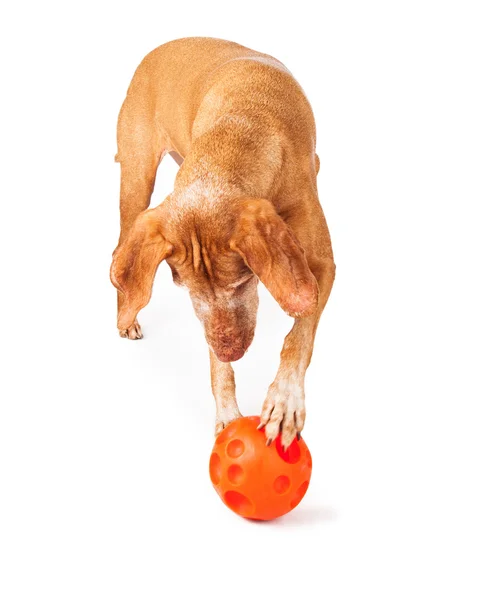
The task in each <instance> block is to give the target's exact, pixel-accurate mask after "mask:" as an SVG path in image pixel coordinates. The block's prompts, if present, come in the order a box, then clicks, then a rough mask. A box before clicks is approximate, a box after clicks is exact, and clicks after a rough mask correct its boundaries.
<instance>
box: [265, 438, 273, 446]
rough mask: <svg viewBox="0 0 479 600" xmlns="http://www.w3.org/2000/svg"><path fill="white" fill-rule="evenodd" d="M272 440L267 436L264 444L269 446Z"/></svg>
mask: <svg viewBox="0 0 479 600" xmlns="http://www.w3.org/2000/svg"><path fill="white" fill-rule="evenodd" d="M272 441H273V440H272V438H268V439H267V441H266V445H267V446H271V442H272Z"/></svg>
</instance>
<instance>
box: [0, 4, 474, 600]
mask: <svg viewBox="0 0 479 600" xmlns="http://www.w3.org/2000/svg"><path fill="white" fill-rule="evenodd" d="M472 7H473V2H469V3H468V2H432V1H431V2H425V1H422V2H410V1H408V0H406V1H403V2H396V3H392V2H380V1H377V2H373V1H370V0H363V1H362V2H352V1H351V2H343V1H335V2H332V1H330V2H321V1H320V2H305V1H300V0H296V1H295V2H293V3H291V4H289V3H280V2H260V1H259V0H255V1H254V2H252V1H249V0H244V1H243V2H238V3H231V4H230V3H227V2H216V1H212V0H201V1H198V2H174V1H173V0H170V1H169V2H164V1H162V0H157V1H155V2H153V1H141V0H136V1H135V2H115V3H113V2H111V3H110V2H90V1H85V2H82V3H75V4H73V3H68V2H62V3H61V2H23V3H15V7H13V4H12V5H11V6H10V7H7V8H3V9H2V15H1V18H0V23H1V25H0V27H1V31H0V40H1V44H2V48H1V62H2V65H1V88H2V92H1V96H0V102H1V111H0V119H1V122H0V144H1V199H0V202H1V212H2V215H1V236H0V237H1V239H0V242H1V246H2V249H1V257H2V258H1V271H2V272H1V287H2V292H1V304H2V316H3V318H2V327H1V330H2V360H1V367H2V369H1V370H2V379H1V381H2V398H1V404H0V565H1V566H0V569H1V572H0V597H1V598H2V600H14V599H22V600H37V599H41V598H48V599H49V600H53V599H55V600H56V599H61V600H74V599H81V600H84V599H87V598H88V599H89V600H96V599H99V600H100V599H101V600H107V599H110V598H111V599H114V600H122V599H133V598H135V599H141V600H149V599H157V598H168V599H170V598H171V599H176V598H187V597H195V598H199V597H205V598H209V599H216V598H221V599H223V598H242V599H243V598H264V597H271V598H280V599H283V598H285V599H286V598H300V599H304V600H310V599H316V598H318V599H319V598H321V599H324V600H334V599H337V598H340V599H348V600H351V599H356V598H362V597H364V598H369V599H381V600H383V599H385V598H387V599H388V600H392V599H396V598H398V599H401V600H402V599H404V598H408V599H421V600H422V599H424V598H447V599H449V598H450V599H453V598H454V599H456V598H459V599H461V600H469V599H476V600H477V598H478V597H479V583H478V563H479V541H478V540H479V520H478V511H479V491H478V478H479V468H478V456H479V442H478V434H477V432H478V415H479V409H478V400H479V393H478V334H479V331H478V309H479V302H478V300H479V298H478V286H477V272H478V269H477V261H478V258H479V249H478V243H477V228H478V221H477V214H478V210H477V209H478V200H479V197H478V196H479V194H478V159H479V152H478V147H479V142H478V140H479V135H478V134H479V127H478V112H479V111H478V106H479V97H478V87H477V86H478V78H477V75H478V65H477V57H478V56H479V47H478V36H477V28H478V25H477V19H476V16H475V15H474V14H473V10H472ZM189 35H203V36H214V37H221V38H226V39H231V40H234V41H237V42H240V43H243V44H244V45H247V46H250V47H253V48H255V49H257V50H261V51H264V52H266V53H269V54H272V55H274V56H276V57H277V58H279V59H280V60H282V61H283V62H285V63H286V65H287V66H288V67H289V68H290V70H291V71H292V72H293V73H294V74H295V76H296V77H297V79H298V80H299V82H300V83H301V85H302V86H303V88H304V89H305V91H306V93H307V95H308V96H309V99H310V101H311V103H312V106H313V109H314V111H315V114H316V118H317V125H318V153H319V155H320V158H321V172H320V175H319V190H320V197H321V201H322V204H323V207H324V210H325V212H326V215H327V218H328V221H329V225H330V229H331V234H332V239H333V243H334V249H335V257H336V262H337V266H338V275H337V281H336V284H335V287H334V290H333V293H332V296H331V298H330V302H329V305H328V307H327V309H326V311H325V313H324V315H323V319H322V322H321V324H320V327H319V332H318V337H317V342H316V347H315V348H316V349H315V354H314V358H313V361H312V364H311V367H310V370H309V372H308V375H307V390H306V393H307V409H308V418H307V424H306V429H305V432H304V437H305V439H306V441H307V443H308V444H309V447H310V449H311V451H312V454H313V460H314V472H313V479H312V483H311V486H310V490H309V492H308V494H307V495H306V497H305V499H304V501H303V502H302V504H301V505H300V506H299V507H298V508H297V509H296V510H295V511H293V513H291V514H290V515H288V516H286V517H284V518H282V519H280V520H278V521H276V522H271V523H264V524H257V523H252V522H248V521H245V520H243V519H241V518H239V517H237V516H235V515H234V514H233V513H231V512H230V511H229V510H228V509H226V507H224V506H223V505H222V504H221V502H220V500H219V498H218V497H217V496H216V494H215V492H214V490H213V488H212V486H211V484H210V482H209V477H208V459H209V453H210V450H211V446H212V443H213V436H212V432H213V421H214V402H213V399H212V396H211V393H210V389H209V369H208V356H207V347H206V343H205V342H204V339H203V336H202V331H201V328H200V325H199V323H198V322H197V321H196V319H195V317H194V316H193V311H192V308H191V306H190V301H189V298H188V295H187V293H186V292H185V291H184V290H182V289H178V288H176V287H175V286H174V285H173V283H172V281H171V275H170V273H169V270H168V269H167V267H166V265H163V266H162V267H161V268H160V271H159V274H158V277H157V281H156V285H155V292H154V296H153V299H152V301H151V304H150V305H149V306H148V307H147V308H146V309H145V310H144V311H143V312H142V313H141V323H142V326H143V330H144V333H145V339H144V340H143V341H141V342H131V341H127V340H123V339H120V338H119V337H118V335H117V333H116V328H115V291H114V289H113V287H112V286H111V284H110V282H109V278H108V269H109V265H110V259H111V252H112V250H113V248H114V247H115V244H116V240H117V235H118V206H117V205H118V190H119V166H118V165H117V164H115V163H114V162H113V157H114V154H115V152H116V139H115V126H116V118H117V114H118V110H119V108H120V105H121V102H122V101H123V98H124V94H125V92H126V89H127V86H128V84H129V81H130V79H131V76H132V75H133V72H134V69H135V68H136V66H137V64H138V63H139V62H140V60H141V59H142V58H143V56H144V55H145V54H146V53H147V52H149V51H150V50H151V49H153V48H154V47H156V46H158V45H160V44H161V43H163V42H166V41H168V40H170V39H174V38H178V37H184V36H189ZM175 171H176V167H175V165H174V163H173V161H172V160H171V159H170V158H168V159H165V161H164V162H163V164H162V165H161V167H160V171H159V177H158V183H157V188H156V190H155V195H154V204H157V203H159V202H160V201H161V200H162V199H163V198H164V196H165V195H166V194H167V193H168V192H169V191H170V189H171V188H172V183H173V178H174V175H175ZM290 326H291V321H290V319H289V318H288V317H286V316H285V315H284V314H282V313H281V311H280V309H279V308H278V307H277V306H276V305H275V304H274V302H273V301H272V300H271V298H270V297H269V296H268V295H267V293H266V292H264V290H262V293H261V307H260V313H259V323H258V328H257V334H256V339H255V341H254V343H253V346H252V348H251V350H250V351H249V352H248V354H247V356H246V357H245V358H244V359H243V360H242V361H240V363H237V364H236V373H237V382H238V396H239V401H240V405H241V409H242V410H243V412H244V413H245V414H255V413H256V414H257V413H258V412H259V410H260V407H261V404H262V401H263V399H264V397H265V394H266V390H267V387H268V385H269V383H270V382H271V381H272V379H273V377H274V374H275V369H276V368H277V366H278V360H279V352H280V348H281V342H282V338H283V337H284V335H285V333H286V332H287V331H288V329H289V327H290Z"/></svg>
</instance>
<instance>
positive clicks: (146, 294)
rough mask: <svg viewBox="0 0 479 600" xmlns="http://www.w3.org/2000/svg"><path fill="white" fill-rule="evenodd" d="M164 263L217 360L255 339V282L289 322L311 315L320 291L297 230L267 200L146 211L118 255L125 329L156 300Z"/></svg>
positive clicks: (115, 272)
mask: <svg viewBox="0 0 479 600" xmlns="http://www.w3.org/2000/svg"><path fill="white" fill-rule="evenodd" d="M164 259H166V260H167V262H168V264H169V266H170V268H171V271H172V274H173V280H174V281H175V283H177V284H178V285H184V286H186V287H187V288H188V290H189V293H190V296H191V300H192V302H193V307H194V309H195V312H196V315H197V316H198V318H199V319H200V321H201V322H202V324H203V327H204V331H205V336H206V340H207V342H208V344H209V346H210V348H211V349H212V350H213V352H214V353H215V354H216V356H217V357H218V359H219V360H221V361H224V362H231V361H235V360H238V359H239V358H241V357H242V356H243V354H244V353H245V352H246V350H247V349H248V347H249V345H250V344H251V342H252V340H253V335H254V329H255V326H256V313H257V308H258V295H257V282H258V279H259V280H261V281H262V283H263V284H264V285H265V286H266V288H267V289H268V290H269V291H270V293H271V294H272V295H273V297H274V298H275V299H276V301H277V302H278V303H279V305H280V306H281V307H282V308H283V310H285V311H286V312H287V313H288V314H289V315H291V316H295V317H298V316H306V315H309V314H311V313H312V312H313V311H314V310H315V308H316V306H317V302H318V286H317V283H316V279H315V278H314V276H313V274H312V273H311V271H310V269H309V267H308V264H307V262H306V259H305V256H304V251H303V249H302V248H301V246H300V244H299V242H298V240H297V239H296V237H295V236H294V234H293V232H292V230H291V229H290V228H289V227H288V225H287V224H286V223H285V222H284V220H283V219H281V217H279V215H278V214H277V213H276V211H275V209H274V207H273V205H272V204H271V202H269V201H268V200H263V199H242V200H241V201H240V202H238V203H237V204H235V205H234V206H233V207H232V209H231V211H229V212H228V214H225V213H224V212H223V213H221V214H208V215H204V214H201V213H198V212H196V213H195V211H189V212H187V213H182V214H181V216H179V215H178V214H177V212H176V211H174V206H169V203H168V202H165V203H164V204H162V205H160V206H159V207H158V208H156V209H153V210H148V211H145V212H144V213H142V214H141V215H140V216H139V217H138V218H137V220H136V222H135V224H134V226H133V228H132V229H131V231H130V233H129V235H128V237H127V238H126V240H125V241H124V242H123V243H122V244H121V245H120V246H119V248H118V249H117V250H116V251H115V254H114V257H113V264H112V268H111V280H112V283H113V284H114V285H115V287H116V288H117V289H118V290H119V291H120V292H122V293H123V294H124V296H125V298H124V302H123V304H122V309H121V312H120V314H119V315H118V327H119V328H120V329H126V328H127V327H128V326H129V325H131V323H132V322H133V320H134V319H135V317H136V314H137V312H138V311H139V310H140V309H141V308H143V307H144V306H146V304H147V303H148V301H149V299H150V296H151V289H152V285H153V279H154V276H155V273H156V270H157V268H158V265H159V264H160V262H161V261H162V260H164Z"/></svg>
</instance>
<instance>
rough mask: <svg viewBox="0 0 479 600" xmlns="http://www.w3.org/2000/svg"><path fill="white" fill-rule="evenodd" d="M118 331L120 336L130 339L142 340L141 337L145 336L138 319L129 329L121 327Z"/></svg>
mask: <svg viewBox="0 0 479 600" xmlns="http://www.w3.org/2000/svg"><path fill="white" fill-rule="evenodd" d="M118 332H119V334H120V337H122V338H128V339H129V340H141V338H142V337H143V333H142V332H141V327H140V324H139V323H138V321H137V320H136V319H135V322H134V323H133V325H130V327H128V329H119V330H118Z"/></svg>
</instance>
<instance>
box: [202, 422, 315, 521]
mask: <svg viewBox="0 0 479 600" xmlns="http://www.w3.org/2000/svg"><path fill="white" fill-rule="evenodd" d="M259 423H260V419H259V417H241V418H240V419H236V420H235V421H233V422H232V423H230V424H229V425H228V426H227V427H226V428H225V429H224V430H223V431H222V432H221V433H220V435H219V436H218V437H217V438H216V442H215V444H214V446H213V451H212V453H211V458H210V478H211V482H212V483H213V486H214V488H215V490H216V491H217V492H218V495H219V496H220V498H221V499H222V500H223V502H224V503H225V504H226V506H228V507H229V508H230V509H231V510H233V511H234V512H235V513H237V514H238V515H240V516H242V517H246V518H249V519H257V520H261V521H268V520H271V519H276V518H277V517H281V516H282V515H285V514H286V513H288V512H289V511H290V510H292V509H293V508H295V507H296V506H297V505H298V504H299V503H300V502H301V500H302V499H303V497H304V495H305V493H306V490H307V489H308V485H309V481H310V479H311V469H312V459H311V453H310V451H309V450H308V447H307V446H306V443H305V441H304V440H303V439H302V438H301V439H300V440H296V439H295V440H294V441H293V443H292V444H291V445H290V446H289V448H288V449H287V450H284V449H283V447H282V445H281V439H280V436H278V438H277V439H276V440H275V442H274V443H273V444H271V445H270V446H267V445H266V436H265V433H264V431H263V430H258V425H259Z"/></svg>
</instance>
